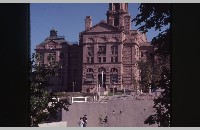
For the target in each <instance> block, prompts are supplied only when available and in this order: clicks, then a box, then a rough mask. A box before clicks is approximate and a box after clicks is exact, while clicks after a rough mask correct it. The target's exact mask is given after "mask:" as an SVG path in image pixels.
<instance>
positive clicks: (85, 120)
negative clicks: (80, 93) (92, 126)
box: [83, 114, 87, 127]
mask: <svg viewBox="0 0 200 130" xmlns="http://www.w3.org/2000/svg"><path fill="white" fill-rule="evenodd" d="M83 122H84V124H83V127H86V126H87V115H86V114H85V115H84V117H83Z"/></svg>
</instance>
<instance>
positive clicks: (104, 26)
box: [87, 22, 120, 32]
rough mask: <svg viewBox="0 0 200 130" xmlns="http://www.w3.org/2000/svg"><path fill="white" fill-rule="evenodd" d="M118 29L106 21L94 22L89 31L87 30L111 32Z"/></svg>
mask: <svg viewBox="0 0 200 130" xmlns="http://www.w3.org/2000/svg"><path fill="white" fill-rule="evenodd" d="M119 30H120V29H118V28H116V27H113V26H111V25H109V24H107V23H104V22H100V23H99V24H96V25H95V26H93V27H92V28H91V29H90V30H89V31H87V32H113V31H119Z"/></svg>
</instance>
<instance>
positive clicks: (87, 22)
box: [85, 16, 92, 31]
mask: <svg viewBox="0 0 200 130" xmlns="http://www.w3.org/2000/svg"><path fill="white" fill-rule="evenodd" d="M91 27H92V17H91V16H86V18H85V30H86V31H87V30H89V29H90V28H91Z"/></svg>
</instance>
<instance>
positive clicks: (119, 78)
mask: <svg viewBox="0 0 200 130" xmlns="http://www.w3.org/2000/svg"><path fill="white" fill-rule="evenodd" d="M102 13H103V12H102ZM106 15H107V20H106V21H105V20H102V21H100V22H99V23H97V24H96V25H92V17H91V16H86V18H85V30H84V31H82V32H80V34H79V44H76V45H75V44H71V43H70V42H67V41H66V40H65V39H64V37H60V36H57V32H56V31H55V30H54V29H53V30H51V31H50V36H49V37H47V38H46V39H45V41H44V42H42V43H41V44H39V45H38V46H37V47H36V49H35V50H36V53H38V54H41V55H42V56H43V59H42V63H44V64H49V63H50V62H52V61H51V60H52V59H48V56H49V55H51V56H52V55H53V56H54V57H55V58H54V60H55V61H57V62H59V63H61V64H62V65H63V67H62V69H61V70H62V76H61V77H62V78H59V79H57V80H56V82H54V83H55V84H54V86H55V87H54V89H57V90H61V89H62V91H63V90H67V91H73V90H74V89H75V90H76V91H83V92H96V90H97V86H100V87H101V88H102V90H110V88H117V89H119V90H121V89H131V90H132V89H135V88H136V87H138V86H134V84H133V78H136V80H139V79H140V77H139V70H138V68H137V61H139V60H146V58H147V55H148V54H150V53H151V52H152V51H153V50H154V48H153V46H152V45H151V44H150V43H149V42H148V41H147V38H146V35H145V34H142V33H141V32H139V31H138V30H132V29H131V16H130V14H129V12H128V4H127V3H110V4H109V10H108V11H107V14H106ZM40 62H41V61H40ZM56 83H57V84H56ZM74 86H75V88H74ZM58 88H59V89H58Z"/></svg>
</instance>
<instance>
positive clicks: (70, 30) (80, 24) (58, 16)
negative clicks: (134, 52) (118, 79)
mask: <svg viewBox="0 0 200 130" xmlns="http://www.w3.org/2000/svg"><path fill="white" fill-rule="evenodd" d="M108 7H109V5H108V3H74V4H73V3H57V4H55V3H43V4H42V3H38V4H36V3H34V4H30V21H31V23H30V24H31V28H30V31H31V53H33V52H35V51H34V49H35V48H36V45H38V44H40V43H41V42H43V41H44V39H45V38H47V37H48V36H49V33H50V30H51V29H52V28H55V29H56V30H57V31H58V35H59V36H65V40H67V41H69V42H75V41H77V42H78V41H79V32H81V31H84V28H85V21H84V19H85V17H86V16H91V17H92V25H95V24H97V23H99V22H100V21H101V20H106V19H107V16H106V12H107V11H108ZM128 8H129V13H130V14H131V19H133V18H134V17H135V16H136V15H137V14H138V13H139V10H138V8H139V4H136V3H129V6H128ZM138 27H139V26H138ZM138 27H136V26H135V23H134V22H133V23H132V28H131V29H134V30H135V29H138ZM157 34H158V31H155V30H154V29H151V30H149V32H148V33H146V35H147V40H148V41H149V42H150V41H151V40H152V38H153V37H154V36H156V35H157Z"/></svg>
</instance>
